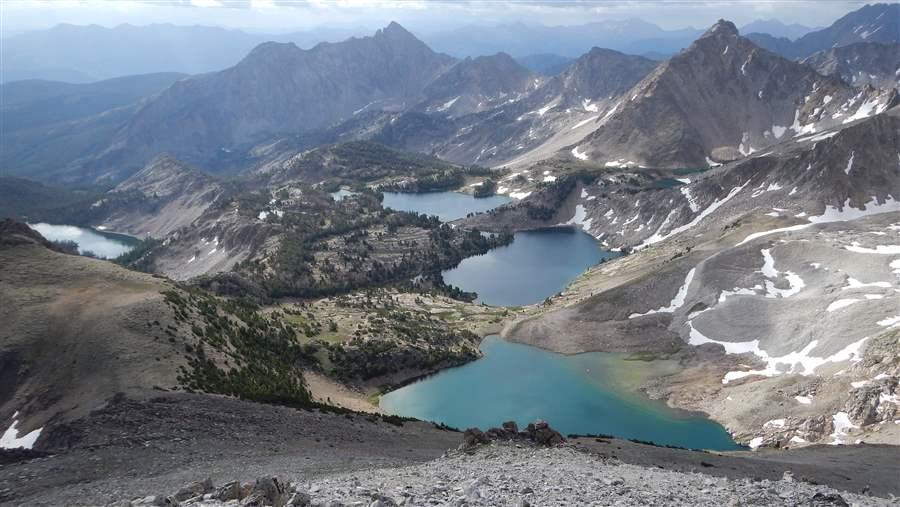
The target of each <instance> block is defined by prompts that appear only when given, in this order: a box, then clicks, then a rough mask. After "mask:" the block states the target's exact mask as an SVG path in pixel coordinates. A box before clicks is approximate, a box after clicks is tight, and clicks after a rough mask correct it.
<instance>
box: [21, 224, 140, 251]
mask: <svg viewBox="0 0 900 507" xmlns="http://www.w3.org/2000/svg"><path fill="white" fill-rule="evenodd" d="M29 226H30V227H31V228H32V229H34V230H36V231H38V232H39V233H41V236H43V237H45V238H47V239H48V240H50V241H74V242H75V243H76V244H77V245H78V252H79V253H85V252H92V253H93V254H94V255H96V256H97V257H100V258H101V259H114V258H116V257H118V256H120V255H122V254H124V253H126V252H129V251H131V249H132V248H133V247H134V245H135V244H136V243H137V239H136V238H133V237H131V236H125V235H124V234H113V233H109V232H103V231H98V230H94V229H87V228H85V227H76V226H74V225H53V224H45V223H37V224H29Z"/></svg>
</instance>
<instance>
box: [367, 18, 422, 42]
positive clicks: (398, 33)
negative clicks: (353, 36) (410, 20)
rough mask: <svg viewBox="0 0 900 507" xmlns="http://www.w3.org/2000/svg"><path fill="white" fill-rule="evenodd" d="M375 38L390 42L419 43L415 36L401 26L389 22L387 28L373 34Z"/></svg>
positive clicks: (394, 22)
mask: <svg viewBox="0 0 900 507" xmlns="http://www.w3.org/2000/svg"><path fill="white" fill-rule="evenodd" d="M375 38H376V39H378V38H383V39H387V40H391V41H415V42H419V43H421V41H419V39H418V38H416V36H415V35H413V34H412V33H410V31H409V30H407V29H406V28H403V26H402V25H400V23H397V22H396V21H391V22H390V23H389V24H388V26H386V27H384V28H382V29H381V30H378V31H377V32H375Z"/></svg>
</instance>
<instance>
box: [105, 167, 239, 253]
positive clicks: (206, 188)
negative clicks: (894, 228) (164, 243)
mask: <svg viewBox="0 0 900 507" xmlns="http://www.w3.org/2000/svg"><path fill="white" fill-rule="evenodd" d="M226 187H227V185H226V184H223V183H221V182H219V181H218V180H216V179H213V178H212V177H210V176H208V175H206V174H205V173H203V172H202V171H200V170H198V169H195V168H192V167H189V166H187V165H185V164H184V163H183V162H181V161H179V160H177V159H176V158H174V157H172V156H170V155H168V154H163V155H160V156H158V157H156V158H154V159H153V160H151V161H150V162H149V163H148V164H147V165H146V166H145V167H144V168H143V169H141V170H140V171H138V172H137V173H135V174H134V175H132V176H131V177H129V178H128V179H127V180H125V181H123V182H122V183H119V184H118V185H116V186H115V187H114V188H113V189H112V190H111V191H110V195H109V197H107V198H105V199H100V200H99V201H97V202H95V203H94V204H93V205H92V206H93V207H96V208H100V210H102V211H100V212H99V213H101V214H102V215H103V218H102V219H101V220H100V222H101V223H100V224H99V225H100V226H101V227H104V228H106V229H110V230H114V231H121V232H125V233H128V234H131V235H134V236H137V237H140V238H142V237H145V236H150V237H154V238H161V237H164V236H166V235H168V234H170V233H172V232H174V231H176V230H178V229H181V228H184V227H188V226H190V225H191V224H192V223H193V222H194V221H195V220H196V219H197V218H199V217H200V216H201V215H203V213H204V212H205V211H206V210H207V209H208V208H209V207H210V206H211V205H212V204H213V203H214V202H215V201H216V200H218V199H219V198H220V197H222V196H223V195H224V194H225V193H226V191H227V190H226Z"/></svg>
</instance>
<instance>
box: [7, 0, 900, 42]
mask: <svg viewBox="0 0 900 507" xmlns="http://www.w3.org/2000/svg"><path fill="white" fill-rule="evenodd" d="M865 3H866V2H865V1H857V0H825V1H823V0H817V1H811V0H753V1H750V0H706V1H703V0H658V1H645V0H607V1H599V0H557V1H548V0H544V1H530V0H521V1H514V0H491V1H476V0H469V1H465V0H148V1H140V0H0V30H3V31H4V33H5V34H6V35H9V34H11V33H13V32H21V31H24V30H32V29H38V28H47V27H50V26H53V25H55V24H57V23H72V24H79V25H86V24H98V25H103V26H115V25H118V24H121V23H131V24H136V25H144V24H149V23H173V24H179V25H214V26H221V27H226V28H241V29H245V30H250V31H257V32H276V31H278V32H281V31H300V30H306V29H310V28H315V27H328V28H356V27H362V28H365V29H374V28H377V27H381V26H384V25H385V24H387V22H388V21H391V20H396V21H398V22H400V23H401V24H403V25H404V26H406V27H407V28H410V29H412V30H419V31H435V30H441V29H447V28H453V27H456V26H459V25H465V24H487V25H496V24H505V23H513V22H519V21H521V22H524V23H527V24H545V25H572V24H584V23H588V22H592V21H603V20H609V19H625V18H640V19H644V20H646V21H650V22H652V23H655V24H657V25H659V26H661V27H663V28H669V29H672V28H683V27H686V26H693V27H695V28H702V27H706V26H709V25H711V24H712V23H714V22H715V21H716V20H717V19H719V18H726V19H729V20H731V21H734V22H735V23H736V24H737V25H738V26H741V25H742V24H746V23H748V22H750V21H753V20H754V19H759V18H776V19H778V20H780V21H782V22H785V23H801V24H804V25H808V26H827V25H829V24H831V23H832V22H833V21H834V20H835V19H837V18H839V17H840V16H842V15H843V14H846V13H847V12H848V11H851V10H854V9H857V8H859V7H860V6H861V5H864V4H865ZM894 3H896V0H895V2H894Z"/></svg>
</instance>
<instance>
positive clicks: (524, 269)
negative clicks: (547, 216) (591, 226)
mask: <svg viewBox="0 0 900 507" xmlns="http://www.w3.org/2000/svg"><path fill="white" fill-rule="evenodd" d="M614 255H616V254H613V253H611V252H605V251H603V250H602V249H601V248H600V245H599V244H598V243H597V241H596V240H594V238H592V237H591V236H590V235H588V234H586V233H585V232H583V231H582V230H580V229H571V228H568V227H560V228H554V229H543V230H539V231H526V232H517V233H516V234H515V240H514V241H513V242H512V244H510V245H508V246H504V247H500V248H495V249H493V250H491V251H489V252H488V253H486V254H484V255H479V256H476V257H469V258H467V259H464V260H463V261H462V262H461V263H459V266H457V267H455V268H453V269H450V270H448V271H444V273H443V276H444V281H445V282H446V283H448V284H450V285H454V286H456V287H459V288H460V289H463V290H465V291H468V292H477V293H478V299H477V301H478V302H480V303H481V302H483V303H487V304H489V305H494V306H521V305H528V304H533V303H540V302H541V301H543V300H544V299H546V298H547V297H548V296H552V295H554V294H556V293H557V292H560V291H561V290H563V289H564V288H565V287H566V285H568V283H569V282H571V281H572V280H573V279H575V278H576V277H577V276H578V275H580V274H581V273H583V272H584V271H585V270H586V269H588V268H590V267H591V266H593V265H595V264H597V263H598V262H599V261H600V260H601V259H604V258H608V257H612V256H614Z"/></svg>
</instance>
